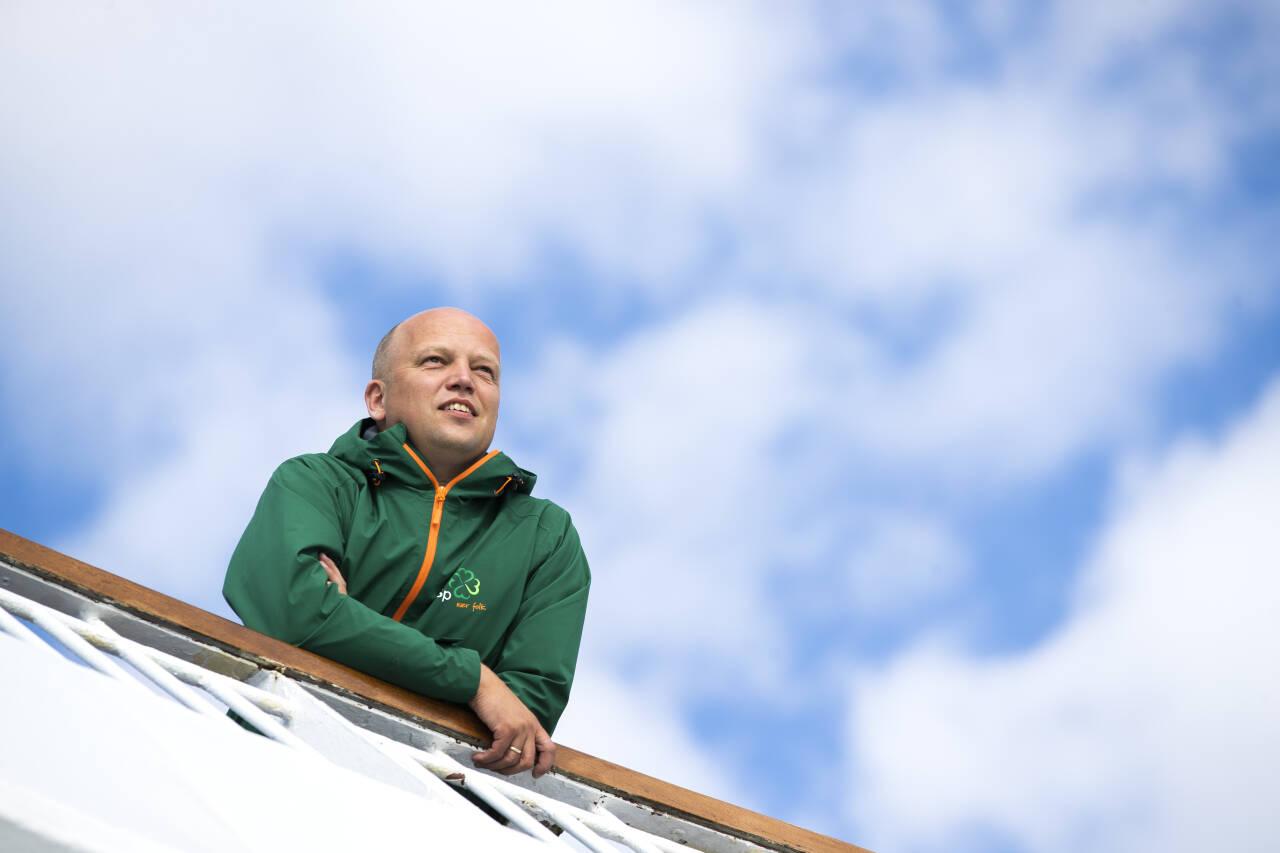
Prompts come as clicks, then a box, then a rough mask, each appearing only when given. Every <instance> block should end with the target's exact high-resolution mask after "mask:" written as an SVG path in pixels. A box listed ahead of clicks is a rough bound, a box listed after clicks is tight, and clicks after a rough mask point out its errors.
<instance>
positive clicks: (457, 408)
mask: <svg viewBox="0 0 1280 853" xmlns="http://www.w3.org/2000/svg"><path fill="white" fill-rule="evenodd" d="M440 408H441V409H442V410H443V411H446V412H464V413H466V414H468V415H471V416H472V417H475V414H476V411H475V409H473V408H471V406H470V404H468V403H462V402H458V401H454V402H452V403H446V404H445V405H443V406H441V407H440Z"/></svg>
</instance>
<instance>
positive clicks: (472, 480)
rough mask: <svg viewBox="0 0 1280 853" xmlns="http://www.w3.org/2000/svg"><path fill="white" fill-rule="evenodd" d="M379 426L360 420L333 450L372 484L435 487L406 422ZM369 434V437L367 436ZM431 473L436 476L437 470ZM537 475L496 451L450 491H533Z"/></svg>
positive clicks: (478, 494) (460, 493) (472, 493)
mask: <svg viewBox="0 0 1280 853" xmlns="http://www.w3.org/2000/svg"><path fill="white" fill-rule="evenodd" d="M376 429H377V426H376V425H375V424H374V422H373V419H372V418H364V419H363V420H359V421H356V423H355V425H354V426H352V427H351V429H349V430H347V431H346V432H345V433H343V434H342V435H340V436H339V437H338V440H337V441H335V442H334V443H333V447H331V448H329V454H330V455H331V456H334V457H336V458H338V459H340V460H341V461H343V462H345V463H346V464H348V465H350V466H351V467H352V468H355V469H357V470H358V471H360V472H361V473H362V474H364V476H365V478H366V479H367V480H368V481H369V482H370V483H371V484H374V485H385V484H386V483H388V482H398V483H402V484H404V485H407V486H410V487H412V488H416V489H425V490H434V489H435V484H433V483H432V482H431V478H430V477H428V476H427V474H426V473H425V472H424V471H423V470H422V466H420V465H419V464H418V461H417V460H418V459H421V460H422V465H427V464H428V463H427V460H426V457H424V456H423V455H422V454H421V453H419V452H418V450H417V448H415V447H413V446H412V445H410V444H409V438H408V435H407V433H406V431H405V426H404V424H395V425H394V426H390V427H388V428H387V429H385V430H383V431H382V432H375V430H376ZM366 435H368V436H369V437H368V438H365V437H364V436H366ZM415 455H416V457H417V459H415V458H414V457H415ZM431 473H432V476H435V472H434V471H432V472H431ZM438 479H439V478H437V480H438ZM537 479H538V478H537V476H536V475H535V474H534V473H533V472H532V471H526V470H524V469H523V468H521V467H519V466H518V465H516V464H515V463H514V462H512V461H511V459H510V458H509V457H508V456H507V455H506V454H504V453H502V452H500V451H492V453H491V455H490V456H489V457H488V458H486V459H485V460H484V462H483V463H482V464H481V465H480V466H479V467H477V468H475V469H474V470H472V471H471V472H470V473H468V474H467V475H466V476H464V477H463V478H462V479H461V480H459V481H458V482H457V483H455V484H454V485H453V486H452V487H451V488H450V490H449V493H450V494H451V495H457V496H459V497H483V496H486V495H488V496H492V495H495V494H500V493H502V492H504V491H513V490H514V491H519V492H523V493H524V494H529V493H530V492H532V491H533V484H534V483H535V482H536V481H537ZM440 485H441V486H444V485H447V484H446V483H440Z"/></svg>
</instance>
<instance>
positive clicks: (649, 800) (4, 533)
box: [0, 528, 868, 853]
mask: <svg viewBox="0 0 1280 853" xmlns="http://www.w3.org/2000/svg"><path fill="white" fill-rule="evenodd" d="M0 556H3V557H5V558H7V559H8V560H9V561H10V562H13V563H15V564H17V565H19V566H20V567H22V568H24V569H26V570H28V571H31V572H32V573H34V574H36V575H38V576H41V577H44V578H46V579H49V580H52V581H54V582H57V583H59V584H61V585H63V586H67V587H70V588H72V589H74V590H75V591H77V592H79V593H81V594H82V595H84V596H86V597H88V598H91V599H94V600H98V601H105V602H109V603H111V604H112V605H114V606H116V607H120V608H122V609H125V610H128V611H130V612H132V613H134V614H137V615H138V616H140V617H142V618H144V619H147V620H148V621H151V622H155V623H157V624H160V625H165V626H167V627H172V628H176V629H178V630H180V631H182V632H184V633H187V634H190V635H194V636H197V637H199V638H201V639H203V640H205V641H206V642H209V643H211V644H213V645H216V646H220V647H222V648H224V649H226V650H228V651H230V652H232V653H235V654H238V655H242V656H248V657H250V658H254V659H256V661H255V662H257V663H259V664H260V665H263V666H266V667H269V668H272V669H277V670H280V671H281V672H283V673H285V674H286V675H288V676H290V677H293V678H298V679H301V680H304V681H313V682H324V683H327V684H329V685H332V686H335V687H337V688H339V689H341V690H345V691H348V692H350V693H353V694H356V695H358V696H360V697H361V698H363V699H365V700H366V701H369V702H373V703H376V704H380V705H383V706H385V707H387V708H390V709H393V710H395V711H396V712H398V713H401V714H405V715H408V716H410V717H414V718H417V719H419V720H420V721H422V722H423V723H424V724H426V725H428V726H429V727H431V728H435V729H438V730H443V731H445V732H447V733H449V734H451V735H454V736H455V737H458V738H460V739H462V740H466V741H471V742H473V743H487V742H488V740H489V730H488V729H487V728H486V727H485V726H484V725H483V724H482V723H481V722H480V720H479V719H478V718H477V717H476V716H475V714H474V713H472V711H471V709H470V708H467V707H465V706H461V705H454V704H452V703H449V702H442V701H440V700H437V699H432V698H429V697H427V696H422V695H420V694H418V693H413V692H412V691H409V690H405V689H404V688H402V687H397V686H396V685H394V684H389V683H387V682H385V681H382V680H380V679H377V678H374V677H373V676H370V675H366V674H365V673H363V672H359V671H357V670H354V669H351V668H350V667H347V666H343V665H342V664H339V663H335V662H334V661H331V660H329V659H328V658H324V657H321V656H319V655H316V654H312V653H311V652H308V651H304V650H303V649H299V648H297V647H296V646H291V645H289V644H288V643H284V642H281V641H280V640H276V639H274V638H272V637H268V636H267V635H266V634H260V633H258V632H257V631H254V630H251V629H249V628H246V627H244V626H243V625H238V624H236V623H235V622H232V621H230V620H227V619H224V618H222V617H221V616H218V615H215V614H213V613H210V612H208V611H206V610H201V609H200V608H198V607H195V606H193V605H191V604H187V603H185V602H182V601H179V600H177V599H175V598H170V597H169V596H167V595H164V594H162V593H159V592H156V591H155V590H153V589H148V588H147V587H145V586H142V585H140V584H137V583H134V582H133V581H130V580H126V579H125V578H122V577H119V576H118V575H113V574H111V573H110V572H105V571H103V570H102V569H98V568H95V567H94V566H91V565H89V564H88V563H83V562H81V561H79V560H77V559H75V558H73V557H69V556H67V555H66V554H62V553H60V552H58V551H54V550H53V549H51V548H46V547H45V546H43V545H40V544H38V543H36V542H32V541H31V540H29V539H24V538H23V537H21V536H18V535H17V534H15V533H11V532H9V531H8V530H4V529H3V528H0ZM555 769H556V770H557V771H558V772H561V773H564V774H566V775H568V776H570V777H576V778H578V779H580V780H582V781H584V782H587V783H589V784H591V785H594V786H596V787H597V788H600V789H602V790H606V791H609V792H611V793H615V794H618V795H620V796H624V797H626V798H627V799H629V800H632V801H634V802H638V803H642V804H645V805H649V806H651V807H653V808H654V809H657V810H658V811H661V812H668V813H671V814H673V815H680V816H684V817H686V818H689V819H692V820H694V821H696V822H698V823H702V824H704V825H708V826H713V827H720V828H723V829H724V830H725V831H728V832H730V833H731V834H734V835H738V836H741V837H743V838H745V839H747V840H751V841H754V842H756V843H759V844H763V845H766V846H771V847H776V848H779V849H782V850H794V851H806V853H808V851H813V853H836V852H837V851H839V853H859V852H860V853H868V851H865V850H864V849H863V848H861V847H856V846H854V845H852V844H848V843H845V842H843V841H839V840H837V839H834V838H831V837H829V836H825V835H820V834H818V833H816V832H812V831H810V830H807V829H802V828H800V827H798V826H793V825H791V824H789V823H784V822H783V821H780V820H775V819H774V818H771V817H766V816H765V815H761V814H758V813H756V812H753V811H749V810H747V809H744V808H740V807H739V806H735V805H732V804H730V803H726V802H722V801H721V800H717V799H714V798H712V797H708V796H705V795H703V794H699V793H696V792H694V791H690V790H687V789H685V788H681V787H679V786H677V785H672V784H670V783H667V782H663V781H662V780H661V779H655V778H654V777H652V776H646V775H645V774H643V773H637V772H636V771H634V770H629V769H627V768H625V767H621V766H619V765H617V764H612V763H610V762H608V761H604V760H602V759H599V758H596V757H595V756H592V755H588V754H587V753H585V752H579V751H578V750H575V749H571V748H569V747H566V746H558V749H557V751H556V763H555Z"/></svg>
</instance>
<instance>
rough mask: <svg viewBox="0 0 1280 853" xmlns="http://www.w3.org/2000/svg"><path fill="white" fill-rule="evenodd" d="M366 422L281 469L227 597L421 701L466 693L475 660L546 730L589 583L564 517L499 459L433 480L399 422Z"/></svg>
mask: <svg viewBox="0 0 1280 853" xmlns="http://www.w3.org/2000/svg"><path fill="white" fill-rule="evenodd" d="M371 424H372V422H371V421H368V420H365V421H361V422H358V423H356V425H355V426H353V427H352V428H351V429H350V430H348V431H347V432H346V433H345V434H344V435H342V436H341V437H339V438H338V440H337V441H336V442H334V445H333V447H332V448H330V449H329V452H328V453H312V454H307V455H304V456H298V457H295V458H293V459H290V460H288V461H286V462H285V463H284V464H282V465H281V466H280V467H279V468H277V469H276V471H275V473H274V474H272V476H271V480H270V482H268V483H267V488H266V491H264V492H263V494H262V498H261V499H260V500H259V501H258V507H257V509H256V510H255V511H254V514H253V518H252V519H251V520H250V522H249V526H248V527H247V528H246V529H245V532H244V535H243V536H242V537H241V538H240V544H239V545H237V546H236V549H235V552H234V553H233V554H232V555H231V563H230V565H229V566H228V567H227V579H226V582H225V583H224V584H223V588H222V594H223V595H224V596H225V597H226V599H227V602H228V603H229V604H230V605H231V607H232V608H233V609H234V610H235V611H236V613H238V614H239V615H240V618H241V619H243V620H244V624H245V625H247V626H248V627H250V628H253V629H255V630H258V631H262V632H263V633H266V634H270V635H272V636H274V637H277V638H279V639H282V640H285V641H286V642H289V643H293V644H294V645H297V646H301V647H302V648H304V649H308V650H310V651H313V652H316V653H317V654H321V655H324V656H325V657H328V658H332V659H333V660H336V661H338V662H339V663H343V664H346V665H347V666H350V667H352V668H354V669H358V670H361V671H363V672H367V673H369V674H370V675H375V676H377V677H378V678H382V679H385V680H386V681H390V682H392V683H394V684H398V685H400V686H402V687H406V688H408V689H410V690H413V691H415V692H417V693H422V694H425V695H427V696H434V697H437V698H440V699H445V700H449V701H452V702H466V701H468V700H470V699H471V698H472V697H473V696H474V695H475V692H476V688H477V687H478V686H479V683H480V663H481V661H483V662H484V663H486V664H488V666H489V667H490V668H491V669H493V671H494V672H496V673H497V674H498V675H499V676H500V677H501V678H502V680H503V681H504V682H505V683H506V684H507V686H508V687H510V688H511V690H512V691H513V692H514V693H515V694H516V695H517V696H518V697H520V700H521V701H523V702H524V704H525V705H526V706H527V707H528V708H529V710H531V711H532V712H533V713H534V715H535V716H537V718H538V720H539V721H540V722H541V723H542V725H543V726H544V727H545V728H546V730H547V731H548V732H550V731H552V730H553V729H554V728H555V725H556V721H557V720H558V719H559V718H560V713H561V712H562V711H563V710H564V706H565V702H566V701H568V698H569V687H570V686H571V684H572V682H573V670H574V665H575V663H576V661H577V657H578V643H579V640H580V639H581V636H582V620H583V617H584V615H585V612H586V606H587V590H588V587H589V586H590V584H591V575H590V571H589V570H588V568H587V560H586V557H585V556H584V555H583V553H582V546H581V544H580V543H579V541H578V534H577V532H576V531H575V530H574V529H573V524H572V523H571V522H570V520H569V514H568V513H566V512H565V511H564V510H563V509H561V508H560V507H558V506H556V505H555V504H553V503H551V502H550V501H547V500H542V499H539V498H534V497H531V496H530V494H529V493H530V491H531V490H532V489H533V484H534V480H535V479H536V478H535V477H534V475H533V474H531V473H530V472H528V471H525V470H523V469H521V468H518V467H516V465H515V463H513V462H512V461H511V460H510V459H508V458H507V457H506V456H504V455H503V454H501V453H499V452H497V451H493V452H492V453H490V454H489V455H487V456H485V457H484V458H482V459H481V460H480V461H479V462H477V463H476V464H475V465H473V466H472V467H471V468H469V469H467V470H466V471H464V472H463V473H462V474H460V475H459V476H458V477H457V478H456V479H454V480H453V481H452V482H450V483H445V484H438V483H437V482H436V478H435V476H434V475H433V474H432V473H431V472H430V471H429V470H428V468H427V466H426V464H425V463H424V462H423V461H422V459H421V457H420V455H419V454H417V453H416V452H415V451H414V450H413V448H412V447H410V445H409V444H408V442H407V438H406V436H405V428H404V425H403V424H398V425H396V426H392V427H390V428H388V429H387V430H384V431H383V432H381V433H377V434H376V435H373V436H372V437H371V438H368V439H366V438H363V437H361V436H362V433H363V434H365V435H368V434H369V427H370V426H371ZM321 552H324V553H326V554H328V555H329V556H330V557H331V558H332V559H333V560H334V562H335V563H337V564H338V567H339V569H340V570H341V571H342V575H343V577H344V578H345V579H346V582H347V590H348V592H349V594H348V595H342V594H340V593H339V592H338V589H337V587H336V586H334V585H328V584H326V580H327V578H326V575H325V572H324V568H323V566H321V564H320V562H319V555H320V553H321Z"/></svg>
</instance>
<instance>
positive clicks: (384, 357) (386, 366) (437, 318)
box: [372, 308, 499, 382]
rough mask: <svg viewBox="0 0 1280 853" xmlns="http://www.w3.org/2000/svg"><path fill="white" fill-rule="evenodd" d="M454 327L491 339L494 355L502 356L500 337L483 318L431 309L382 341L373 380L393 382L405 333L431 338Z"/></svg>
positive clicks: (459, 311)
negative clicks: (499, 345)
mask: <svg viewBox="0 0 1280 853" xmlns="http://www.w3.org/2000/svg"><path fill="white" fill-rule="evenodd" d="M450 324H458V325H461V326H464V327H469V328H471V329H474V330H475V331H476V333H477V334H480V335H483V336H485V337H487V338H488V340H489V341H490V342H491V345H492V347H493V352H494V355H498V354H499V352H498V337H497V335H495V334H494V333H493V330H492V329H490V328H489V327H488V326H486V325H485V324H484V321H482V320H481V319H480V318H479V317H477V316H475V315H474V314H469V313H467V312H466V311H463V310H462V309H461V308H428V309H427V310H426V311H419V312H418V313H417V314H414V315H413V316H412V317H409V318H407V319H404V320H401V321H400V322H399V323H396V324H395V325H394V326H392V327H391V329H390V331H388V332H387V333H386V334H385V335H383V336H382V340H380V341H378V346H377V348H376V349H375V350H374V351H373V376H372V378H374V379H381V380H382V381H383V382H386V381H388V380H389V379H390V378H391V366H392V364H393V363H394V362H395V360H396V354H397V349H396V347H397V346H398V344H399V343H401V342H402V341H403V338H405V337H406V335H403V334H401V330H402V329H409V330H411V331H422V332H424V333H427V334H430V332H431V331H432V330H434V329H437V328H440V327H442V326H448V325H450Z"/></svg>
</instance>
